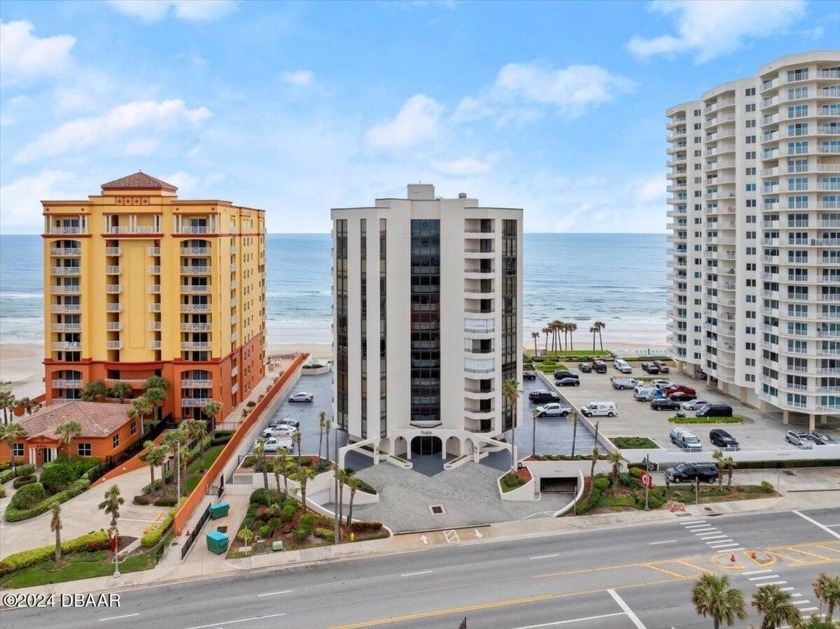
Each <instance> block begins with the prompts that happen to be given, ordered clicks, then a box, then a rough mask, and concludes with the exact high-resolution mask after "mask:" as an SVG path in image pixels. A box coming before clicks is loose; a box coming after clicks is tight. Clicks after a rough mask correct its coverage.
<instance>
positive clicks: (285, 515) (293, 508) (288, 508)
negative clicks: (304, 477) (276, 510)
mask: <svg viewBox="0 0 840 629" xmlns="http://www.w3.org/2000/svg"><path fill="white" fill-rule="evenodd" d="M295 513H297V505H293V504H289V503H288V502H286V503H285V504H284V505H283V510H282V511H281V512H280V521H281V522H291V521H292V518H294V517H295Z"/></svg>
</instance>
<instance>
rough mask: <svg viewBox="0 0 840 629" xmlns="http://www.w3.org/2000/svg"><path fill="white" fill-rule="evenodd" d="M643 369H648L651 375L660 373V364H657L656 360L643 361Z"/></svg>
mask: <svg viewBox="0 0 840 629" xmlns="http://www.w3.org/2000/svg"><path fill="white" fill-rule="evenodd" d="M642 371H646V372H648V373H649V374H651V375H656V374H658V373H659V365H657V364H656V363H655V362H652V363H642Z"/></svg>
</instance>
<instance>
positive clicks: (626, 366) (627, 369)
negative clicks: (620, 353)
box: [613, 358, 633, 373]
mask: <svg viewBox="0 0 840 629" xmlns="http://www.w3.org/2000/svg"><path fill="white" fill-rule="evenodd" d="M613 367H615V368H616V369H618V370H619V371H620V372H621V373H633V368H632V367H631V366H630V363H628V362H627V361H626V360H622V359H621V358H616V359H615V360H614V361H613Z"/></svg>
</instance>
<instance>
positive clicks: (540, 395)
mask: <svg viewBox="0 0 840 629" xmlns="http://www.w3.org/2000/svg"><path fill="white" fill-rule="evenodd" d="M528 399H529V400H531V402H533V403H535V404H542V403H543V402H559V401H560V396H559V395H557V394H556V393H554V392H553V391H546V390H545V389H536V390H534V391H531V392H530V393H529V394H528Z"/></svg>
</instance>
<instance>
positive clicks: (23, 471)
mask: <svg viewBox="0 0 840 629" xmlns="http://www.w3.org/2000/svg"><path fill="white" fill-rule="evenodd" d="M33 472H35V466H34V465H31V464H29V463H27V464H26V465H18V466H17V467H16V468H14V469H13V470H6V471H4V472H0V485H3V484H5V483H8V482H9V481H10V480H12V479H13V478H15V477H16V476H28V475H29V474H32V473H33Z"/></svg>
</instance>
